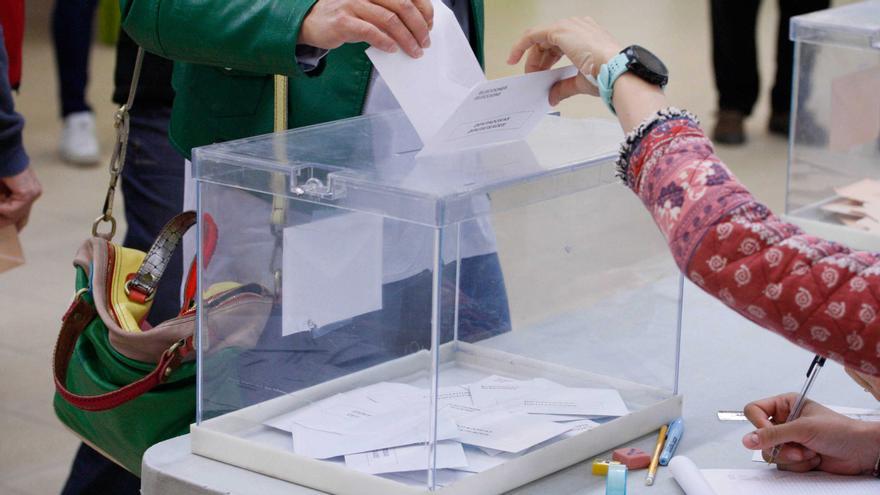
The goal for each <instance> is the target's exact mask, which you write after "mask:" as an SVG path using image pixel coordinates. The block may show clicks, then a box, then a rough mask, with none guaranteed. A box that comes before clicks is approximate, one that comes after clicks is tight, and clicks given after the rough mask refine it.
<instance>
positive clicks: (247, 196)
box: [192, 113, 681, 495]
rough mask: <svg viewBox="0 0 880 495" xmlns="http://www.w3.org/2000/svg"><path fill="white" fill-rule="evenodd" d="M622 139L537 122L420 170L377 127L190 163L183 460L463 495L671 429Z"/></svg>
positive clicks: (397, 139)
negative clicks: (194, 293) (189, 331)
mask: <svg viewBox="0 0 880 495" xmlns="http://www.w3.org/2000/svg"><path fill="white" fill-rule="evenodd" d="M620 139H621V134H620V130H619V127H618V126H617V124H616V123H613V122H610V121H601V120H570V119H564V118H560V117H550V116H548V117H547V118H545V119H544V120H543V122H542V123H541V125H540V126H539V127H538V128H537V129H536V130H535V131H534V132H533V133H532V135H531V136H530V138H529V140H528V141H527V142H516V143H507V144H503V145H499V146H495V147H490V148H482V149H475V150H468V151H459V152H454V153H452V152H450V153H447V154H437V155H431V156H419V155H418V149H419V148H420V142H419V139H418V137H417V135H416V133H415V131H414V130H413V128H412V127H411V126H410V124H409V122H408V121H407V119H406V117H405V116H404V115H403V113H388V114H379V115H373V116H368V117H359V118H354V119H349V120H344V121H339V122H334V123H329V124H323V125H319V126H314V127H309V128H304V129H300V130H294V131H289V132H286V133H283V134H277V135H267V136H261V137H255V138H250V139H245V140H240V141H234V142H228V143H223V144H217V145H212V146H208V147H204V148H200V149H197V150H195V152H194V168H195V176H196V179H197V196H198V214H199V219H200V222H199V232H198V234H199V235H198V237H199V241H198V242H199V249H198V254H199V267H200V271H199V287H200V288H201V289H200V293H201V298H200V300H199V312H198V315H199V316H198V317H199V327H198V328H199V331H198V362H199V373H198V418H197V424H196V425H194V427H193V431H192V448H193V451H194V452H195V453H197V454H200V455H203V456H206V457H210V458H213V459H217V460H220V461H223V462H226V463H229V464H233V465H237V466H240V467H243V468H246V469H250V470H253V471H257V472H260V473H264V474H267V475H270V476H274V477H277V478H281V479H285V480H289V481H291V482H294V483H298V484H301V485H306V486H309V487H313V488H316V489H319V490H322V491H326V492H329V493H341V494H358V495H362V494H397V493H400V494H410V493H412V494H415V493H424V492H427V491H439V492H442V493H449V494H481V495H482V494H487V493H501V492H504V491H507V490H510V489H513V488H515V487H517V486H520V485H523V484H526V483H528V482H530V481H532V480H535V479H538V478H541V477H543V476H546V475H547V474H550V473H552V472H554V471H557V470H559V469H561V468H563V467H566V466H568V465H571V464H574V463H576V462H579V461H581V460H584V459H586V458H589V457H591V456H593V455H596V454H598V453H601V452H603V451H605V450H607V449H610V448H612V447H615V446H617V445H620V444H623V443H625V442H627V441H630V440H632V439H634V438H637V437H639V436H641V435H644V434H647V433H649V432H651V431H653V430H656V429H657V428H659V427H660V425H662V424H664V423H667V422H669V421H671V420H672V419H674V418H676V417H678V416H679V415H680V414H681V396H679V395H678V393H677V380H678V377H677V372H678V350H679V316H680V311H681V277H680V275H679V272H678V270H677V268H676V266H675V264H674V262H673V260H672V258H671V256H670V255H669V253H668V249H667V247H666V245H665V243H664V241H663V239H662V236H661V235H660V233H659V231H658V230H657V228H656V227H655V226H654V225H653V222H652V220H651V218H650V216H649V215H648V213H647V212H646V211H645V209H644V207H643V206H642V204H641V203H640V201H639V200H638V199H637V197H636V196H635V195H634V194H632V193H631V192H630V191H629V190H627V189H626V188H625V187H624V186H622V185H621V184H620V183H619V181H618V180H617V179H616V177H615V165H614V159H615V158H616V154H617V153H616V150H617V148H618V145H619V142H620ZM230 288H232V289H235V290H232V291H231V293H232V294H234V295H232V296H229V295H228V294H230V291H229V290H228V289H230ZM220 289H225V290H224V291H223V292H220ZM218 293H222V294H224V296H223V298H225V299H227V300H226V301H224V303H225V304H220V303H219V302H218V301H217V298H218V297H217V296H215V294H218ZM229 297H237V298H238V300H237V301H232V304H230V302H229V300H228V298H229ZM235 305H238V310H235V311H230V310H229V309H228V308H229V307H230V306H235Z"/></svg>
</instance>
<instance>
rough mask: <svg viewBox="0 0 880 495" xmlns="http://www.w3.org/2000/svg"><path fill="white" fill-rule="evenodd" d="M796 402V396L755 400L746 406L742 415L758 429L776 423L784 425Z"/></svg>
mask: <svg viewBox="0 0 880 495" xmlns="http://www.w3.org/2000/svg"><path fill="white" fill-rule="evenodd" d="M795 402H797V394H783V395H777V396H774V397H767V398H766V399H761V400H756V401H754V402H750V403H749V404H746V407H744V408H743V413H744V414H745V415H746V418H748V420H749V421H751V423H752V424H753V425H755V426H756V427H758V428H765V427H767V426H770V425H772V424H773V423H774V422H776V423H784V422H785V421H786V420H787V419H788V414H789V412H791V408H792V406H793V405H794V403H795ZM771 418H772V421H771Z"/></svg>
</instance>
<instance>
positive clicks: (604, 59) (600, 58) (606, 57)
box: [590, 45, 623, 77]
mask: <svg viewBox="0 0 880 495" xmlns="http://www.w3.org/2000/svg"><path fill="white" fill-rule="evenodd" d="M622 51H623V47H622V46H618V45H610V46H608V47H606V48H605V49H603V50H601V51H597V52H596V57H595V62H594V63H593V66H592V67H591V68H590V69H591V70H590V73H591V75H592V76H593V77H598V76H599V71H600V70H601V69H602V66H603V65H605V64H607V63H608V62H610V61H611V59H612V58H614V57H616V56H617V55H618V54H619V53H620V52H622Z"/></svg>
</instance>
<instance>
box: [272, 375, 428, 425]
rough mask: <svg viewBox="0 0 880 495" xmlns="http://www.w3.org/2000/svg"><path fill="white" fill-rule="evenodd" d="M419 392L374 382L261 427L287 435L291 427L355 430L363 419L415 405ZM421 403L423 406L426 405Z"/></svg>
mask: <svg viewBox="0 0 880 495" xmlns="http://www.w3.org/2000/svg"><path fill="white" fill-rule="evenodd" d="M423 393H424V391H423V390H422V389H420V388H418V387H414V386H412V385H407V384H404V383H393V382H380V383H374V384H372V385H368V386H366V387H363V388H359V389H355V390H352V391H350V392H345V393H341V394H336V395H333V396H330V397H328V398H326V399H323V400H320V401H317V402H314V403H312V404H309V405H307V406H304V407H301V408H299V409H296V410H294V411H290V412H288V413H285V414H281V415H279V416H276V417H274V418H271V419H269V420H267V421H265V422H263V424H265V425H266V426H270V427H272V428H277V429H279V430H283V431H287V432H292V431H293V425H294V424H298V425H300V426H305V427H306V428H311V429H313V430H321V431H327V432H333V433H346V432H352V431H358V430H359V429H362V426H361V424H362V423H363V421H364V420H365V419H366V418H369V417H372V416H376V415H381V414H387V413H389V412H392V411H396V410H403V409H407V408H411V407H414V406H416V405H418V404H419V402H418V401H420V400H423V399H422V396H423ZM421 403H422V404H424V407H427V402H421Z"/></svg>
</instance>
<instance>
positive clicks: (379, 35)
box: [297, 0, 434, 57]
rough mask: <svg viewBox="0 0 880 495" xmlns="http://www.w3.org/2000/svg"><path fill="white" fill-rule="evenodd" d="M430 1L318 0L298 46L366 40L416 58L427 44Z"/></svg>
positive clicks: (331, 44)
mask: <svg viewBox="0 0 880 495" xmlns="http://www.w3.org/2000/svg"><path fill="white" fill-rule="evenodd" d="M433 15H434V8H433V6H432V5H431V0H402V1H400V0H397V1H392V0H318V2H316V3H315V4H314V6H312V8H311V10H310V11H309V13H308V15H306V18H305V19H304V20H303V23H302V28H301V29H300V33H299V38H298V39H297V44H298V45H308V46H313V47H316V48H323V49H327V50H329V49H332V48H337V47H339V46H340V45H342V44H343V43H357V42H361V41H366V42H367V43H369V44H371V45H373V46H375V47H378V48H379V49H380V50H383V51H386V52H396V51H397V47H398V46H399V47H401V48H403V50H404V51H405V52H406V53H407V54H408V55H409V56H410V57H420V56H421V55H422V49H423V48H427V47H428V46H430V44H431V38H430V36H429V33H428V31H429V30H430V29H431V25H432V24H433Z"/></svg>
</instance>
